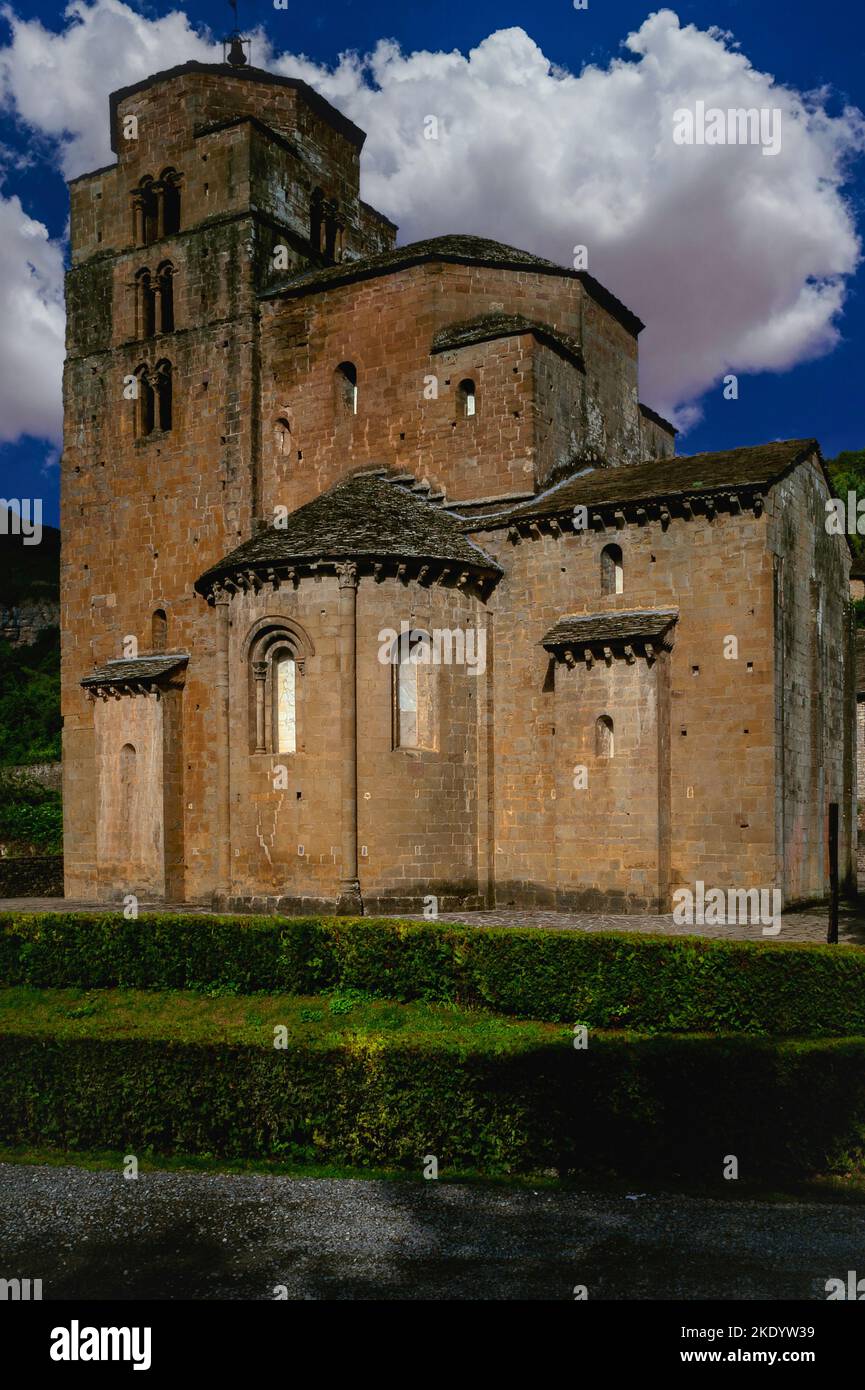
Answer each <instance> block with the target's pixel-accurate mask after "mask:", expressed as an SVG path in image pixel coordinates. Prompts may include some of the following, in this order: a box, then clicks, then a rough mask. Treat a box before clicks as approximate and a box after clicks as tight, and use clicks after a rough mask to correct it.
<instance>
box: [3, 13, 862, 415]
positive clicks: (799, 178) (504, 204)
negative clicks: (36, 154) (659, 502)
mask: <svg viewBox="0 0 865 1390" xmlns="http://www.w3.org/2000/svg"><path fill="white" fill-rule="evenodd" d="M67 18H68V20H69V23H68V25H67V28H66V29H65V30H64V31H63V32H62V33H61V34H53V33H51V32H50V31H47V30H45V29H44V28H43V27H42V26H41V24H39V22H38V21H29V22H24V21H20V20H17V19H13V20H12V23H13V39H12V44H11V46H10V48H8V49H6V50H0V102H2V103H3V104H5V105H6V106H7V108H11V109H14V110H16V111H17V112H18V114H19V115H20V117H21V119H23V120H24V121H26V122H27V123H28V124H30V125H31V126H33V127H34V128H35V129H37V130H38V131H40V132H42V133H44V134H48V135H49V136H52V137H53V138H54V139H55V140H57V141H58V146H59V152H60V159H61V162H62V165H63V169H64V172H65V173H66V174H67V176H69V175H72V174H75V173H79V172H82V171H83V170H84V169H86V168H89V167H94V166H98V165H100V164H104V163H106V162H108V161H109V160H110V157H111V156H110V151H109V148H108V133H107V123H106V113H107V96H108V92H109V91H110V90H112V89H113V88H115V87H118V86H122V85H124V84H126V83H128V82H130V81H134V80H135V79H137V78H139V77H142V76H144V75H146V74H147V73H149V72H153V71H157V70H159V69H160V68H164V67H169V66H173V65H174V64H176V63H179V62H183V61H186V60H187V59H188V58H196V57H197V58H204V59H210V60H212V59H213V58H214V56H221V49H219V47H218V46H215V45H213V44H211V43H210V40H209V36H208V37H205V38H203V37H201V36H200V35H198V34H196V33H195V31H194V30H193V29H192V28H191V27H190V25H189V22H188V20H187V18H186V16H185V15H184V14H183V13H182V12H175V13H172V14H170V15H167V16H165V17H164V18H162V19H157V20H149V19H145V18H143V17H142V16H141V15H138V14H137V13H136V12H135V11H133V10H131V9H130V8H129V7H128V6H126V5H124V4H122V3H121V0H94V3H93V4H92V5H90V6H87V5H86V4H84V3H83V0H76V3H75V4H73V5H72V6H71V7H70V9H69V10H68V11H67ZM573 22H574V23H575V24H579V22H580V17H579V15H578V14H576V13H575V14H574V16H573ZM625 47H626V49H627V51H628V56H627V57H626V58H623V59H617V60H615V61H613V62H612V63H610V65H609V66H608V67H606V68H598V67H588V68H586V69H584V70H583V71H582V72H581V73H580V74H579V75H574V74H572V73H569V72H566V71H563V70H561V69H558V68H556V67H554V66H553V65H552V64H550V62H549V61H548V60H547V58H546V57H545V56H544V54H543V53H542V52H541V50H540V48H539V47H538V45H537V44H536V43H534V42H533V40H532V39H531V38H529V36H528V35H527V34H526V33H525V32H524V31H523V30H522V29H517V28H514V29H506V30H501V31H499V32H497V33H494V34H491V35H490V36H489V37H488V38H486V39H485V40H484V41H483V42H482V43H480V44H479V45H478V46H477V47H476V48H475V49H473V50H472V51H471V52H470V53H469V54H468V55H467V56H465V55H463V54H461V53H459V52H451V53H441V52H439V53H430V52H418V53H413V54H409V55H405V54H403V53H402V52H401V51H400V49H399V48H398V47H397V46H396V45H395V44H394V43H392V42H390V41H387V40H383V41H382V42H380V43H379V44H378V46H377V47H376V49H375V51H374V52H373V53H372V54H370V55H368V56H367V57H365V58H360V57H358V56H357V55H354V54H350V55H345V56H343V58H342V59H341V60H340V62H339V63H338V65H337V66H336V67H335V68H334V69H332V70H328V69H324V68H321V67H319V66H317V65H316V64H314V63H312V62H310V61H308V60H307V59H305V58H303V57H297V56H292V55H290V54H283V55H281V56H279V57H276V58H275V57H274V56H273V55H272V53H271V50H270V48H269V46H268V43H267V40H266V39H265V38H264V36H263V35H259V36H258V38H257V40H256V46H255V52H254V60H255V62H256V63H257V64H258V65H260V66H269V67H272V68H273V69H274V70H276V71H279V72H282V73H286V74H291V75H297V76H302V77H305V78H306V79H307V80H308V81H309V82H310V83H312V84H313V85H314V86H316V87H317V88H318V89H319V90H320V91H322V92H323V94H324V95H325V96H327V97H328V98H329V99H330V100H332V101H333V102H334V103H335V104H336V105H337V106H339V107H340V108H341V109H342V110H344V111H345V112H346V114H347V115H349V116H351V117H352V119H353V120H355V121H356V122H357V123H358V124H359V125H360V126H362V127H363V128H364V129H365V130H366V131H367V132H368V140H367V144H366V148H365V151H364V158H363V177H364V197H365V198H366V199H367V200H368V201H369V202H372V203H374V204H375V205H376V206H377V207H379V208H380V209H381V210H382V211H383V212H385V213H387V214H388V215H389V216H391V217H393V218H394V219H395V220H396V221H397V222H399V223H400V225H401V237H400V239H401V240H402V241H408V240H415V239H418V238H422V237H427V236H434V235H440V234H442V233H445V232H454V231H457V232H474V233H477V234H480V235H486V236H492V237H496V238H498V239H499V240H501V241H505V242H509V243H512V244H514V245H518V246H523V247H525V248H527V249H529V250H532V251H535V252H537V253H539V254H541V255H545V256H548V257H550V258H551V259H553V260H556V261H559V262H562V263H564V264H570V260H571V255H572V249H573V247H574V246H575V245H576V244H578V243H584V244H586V245H587V246H588V248H589V268H590V270H591V272H592V273H593V274H594V275H596V276H597V278H598V279H600V280H601V281H603V283H605V284H606V285H608V286H609V288H610V289H611V290H612V291H613V292H614V293H615V294H616V295H618V296H619V298H620V299H623V300H624V302H625V303H626V304H628V305H629V307H630V308H632V309H634V310H635V311H636V312H637V313H638V314H639V315H640V317H641V318H643V319H644V320H645V321H646V323H647V325H648V326H647V329H646V331H645V333H644V334H643V335H642V338H641V395H642V397H643V399H645V400H647V401H648V402H649V403H650V404H652V405H654V406H655V407H656V408H657V409H660V410H662V411H664V412H665V413H668V414H674V415H676V417H677V419H678V420H679V422H680V423H689V422H691V421H692V420H693V419H694V418H695V417H696V416H697V415H698V414H699V406H698V402H699V397H700V396H701V394H702V393H703V392H705V391H706V390H707V389H708V388H709V387H711V386H712V385H713V384H715V383H716V382H718V380H719V379H720V377H721V376H722V375H723V374H724V373H725V372H726V371H739V372H746V371H761V370H769V371H782V370H785V369H787V368H789V367H791V366H793V365H795V364H796V363H799V362H803V361H807V360H809V359H810V358H813V357H815V356H817V355H819V354H821V353H825V352H827V351H829V350H830V349H831V348H832V346H833V345H834V344H835V343H836V342H837V340H838V335H839V328H838V320H839V315H840V313H841V311H842V309H843V304H844V299H845V283H846V277H848V276H849V275H850V274H851V273H852V272H853V271H854V270H855V268H856V265H857V262H858V259H859V255H860V245H859V240H858V237H857V234H856V229H855V226H854V222H853V218H852V215H851V211H850V208H849V206H848V204H847V202H846V201H845V198H844V195H843V185H844V178H845V173H846V168H847V164H848V161H849V159H850V157H851V156H852V155H853V154H854V153H855V152H857V151H860V150H861V149H862V148H863V147H865V123H863V118H862V116H861V113H859V112H858V111H855V110H847V111H845V112H843V113H842V114H840V115H837V116H834V117H833V116H830V115H829V114H828V113H827V112H826V110H825V106H824V103H825V100H826V94H825V93H820V94H817V95H814V94H812V95H808V94H803V93H800V92H797V91H795V90H793V89H792V88H789V87H784V86H782V85H780V84H778V83H777V82H776V81H775V79H774V78H773V77H772V75H770V74H766V73H761V72H758V71H756V70H755V69H754V68H753V67H752V66H751V65H750V63H749V61H748V59H747V57H746V56H745V55H744V54H743V53H741V52H740V51H739V50H738V49H737V48H736V46H735V43H734V41H733V40H732V39H731V37H730V36H729V35H726V34H723V33H721V32H720V31H718V30H711V31H704V30H699V29H697V28H695V27H694V26H693V25H687V26H685V27H683V26H681V25H680V23H679V21H678V19H677V17H676V15H675V14H673V13H672V11H670V10H662V11H660V12H658V13H656V14H652V15H650V16H649V18H648V19H647V20H646V21H645V23H644V24H643V25H642V26H641V27H640V29H639V30H638V31H637V32H636V33H634V34H631V35H630V36H629V37H628V38H627V40H626V44H625ZM698 100H700V101H704V102H705V103H706V104H707V106H719V107H721V108H723V109H727V108H729V107H742V106H745V107H755V106H756V107H763V106H768V107H771V108H777V109H779V110H780V111H781V121H782V126H781V130H782V144H781V150H780V153H779V154H778V155H777V156H776V157H774V158H766V157H763V156H762V155H761V152H760V149H759V148H756V147H747V146H744V147H743V146H726V147H725V146H703V147H696V146H694V147H688V146H679V145H676V144H674V142H673V139H672V131H673V113H674V111H675V110H676V109H678V108H681V107H693V106H694V104H695V103H696V102H697V101H698ZM427 115H435V116H437V117H438V119H439V127H440V132H439V133H440V138H439V139H438V140H425V139H424V138H423V129H424V124H423V123H424V117H425V116H427ZM7 322H8V321H7Z"/></svg>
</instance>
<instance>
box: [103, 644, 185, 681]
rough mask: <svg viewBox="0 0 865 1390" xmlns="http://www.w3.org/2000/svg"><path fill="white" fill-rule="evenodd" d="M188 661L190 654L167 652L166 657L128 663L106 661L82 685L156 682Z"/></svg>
mask: <svg viewBox="0 0 865 1390" xmlns="http://www.w3.org/2000/svg"><path fill="white" fill-rule="evenodd" d="M188 660H189V654H188V652H167V653H166V654H165V656H138V657H135V659H134V660H128V661H124V660H117V661H106V663H105V665H104V666H97V667H96V670H95V671H91V672H90V675H89V676H85V677H84V679H83V680H82V682H81V684H82V685H84V686H94V685H128V684H130V683H131V684H138V683H139V682H142V681H148V682H149V681H155V680H159V679H160V678H161V677H162V676H167V675H169V674H170V673H171V672H172V671H176V670H178V669H179V667H181V666H185V665H186V663H187V661H188Z"/></svg>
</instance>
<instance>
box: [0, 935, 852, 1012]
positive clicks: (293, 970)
mask: <svg viewBox="0 0 865 1390" xmlns="http://www.w3.org/2000/svg"><path fill="white" fill-rule="evenodd" d="M0 983H5V984H10V985H12V984H29V985H33V986H47V987H64V986H80V987H82V988H105V987H111V986H120V987H126V988H131V989H190V990H198V991H202V992H205V993H208V992H223V993H239V994H244V993H254V992H258V991H261V992H268V993H285V994H315V993H319V992H321V991H322V990H328V989H334V988H341V989H346V988H350V989H359V990H364V991H366V992H368V993H371V994H374V995H377V996H379V997H382V998H391V999H396V1000H410V999H420V1000H439V1001H453V1002H457V1003H460V1004H463V1005H467V1006H471V1007H482V1008H488V1009H493V1010H495V1011H497V1012H498V1013H502V1014H510V1015H513V1016H515V1017H518V1018H535V1019H543V1020H548V1021H551V1022H571V1023H572V1022H574V1021H577V1020H578V1021H581V1022H585V1023H588V1024H591V1025H592V1026H594V1027H596V1028H623V1027H626V1028H635V1029H638V1030H640V1031H654V1032H664V1033H677V1032H711V1033H726V1032H734V1033H751V1034H775V1035H787V1036H800V1037H832V1036H838V1037H841V1036H850V1035H855V1034H858V1033H863V1034H865V950H863V949H861V948H858V947H854V946H843V947H838V946H834V947H830V946H810V945H782V944H777V943H775V942H772V943H752V942H726V941H710V940H706V939H703V938H699V937H658V936H644V935H636V934H634V935H628V934H626V933H624V932H609V933H600V932H587V933H583V932H577V931H558V930H545V929H543V928H539V927H532V928H525V929H510V928H508V929H504V928H502V929H497V928H486V927H470V926H463V925H461V924H451V923H437V922H403V921H396V920H394V919H389V918H381V919H379V918H365V917H364V918H356V919H355V918H338V917H309V918H293V919H281V918H275V917H263V918H256V917H239V918H232V917H197V916H192V915H177V916H171V915H167V914H165V915H163V914H159V915H153V916H141V917H139V918H138V919H137V920H130V921H126V920H125V919H124V918H123V917H122V916H121V915H119V914H116V915H102V916H100V915H97V914H94V915H93V916H86V915H83V914H81V915H79V914H62V913H57V914H43V915H33V916H30V915H24V914H20V915H8V914H7V915H5V916H0Z"/></svg>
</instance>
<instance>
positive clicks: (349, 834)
mask: <svg viewBox="0 0 865 1390" xmlns="http://www.w3.org/2000/svg"><path fill="white" fill-rule="evenodd" d="M336 573H337V578H338V580H339V677H340V678H339V696H340V758H341V764H342V776H341V784H342V877H341V879H340V895H339V899H338V901H337V905H336V910H337V912H338V913H341V914H343V915H346V916H353V915H355V914H360V913H362V912H363V899H362V898H361V893H360V881H359V879H358V873H357V565H356V564H355V563H354V561H352V560H348V561H346V563H345V564H342V565H337V570H336Z"/></svg>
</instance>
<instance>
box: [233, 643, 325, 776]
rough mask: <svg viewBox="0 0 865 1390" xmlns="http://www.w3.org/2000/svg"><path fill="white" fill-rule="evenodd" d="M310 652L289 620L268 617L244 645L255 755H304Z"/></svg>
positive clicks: (251, 739)
mask: <svg viewBox="0 0 865 1390" xmlns="http://www.w3.org/2000/svg"><path fill="white" fill-rule="evenodd" d="M312 651H313V648H312V643H311V642H310V640H309V638H308V636H307V635H306V633H305V632H304V630H303V629H302V628H301V627H300V626H299V625H298V624H296V623H294V622H291V621H290V620H288V619H284V618H265V619H262V621H261V622H260V623H257V624H256V625H255V627H254V628H253V630H252V632H251V633H250V636H249V638H248V639H247V643H246V658H247V663H248V667H249V694H250V700H249V713H250V720H249V746H250V751H251V752H253V753H280V754H283V753H284V754H287V755H290V754H292V753H297V752H300V751H302V749H303V741H302V737H301V732H302V730H301V714H302V709H301V705H302V702H301V698H300V696H301V687H302V680H303V675H304V670H305V663H306V659H307V657H308V656H311V655H312Z"/></svg>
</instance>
